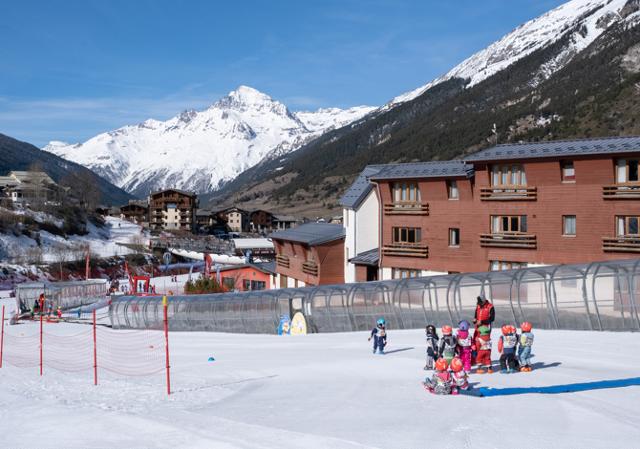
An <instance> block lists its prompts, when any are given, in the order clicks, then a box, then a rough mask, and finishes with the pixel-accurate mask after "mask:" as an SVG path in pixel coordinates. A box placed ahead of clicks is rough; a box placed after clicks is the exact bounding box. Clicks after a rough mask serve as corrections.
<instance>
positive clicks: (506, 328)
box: [502, 324, 511, 335]
mask: <svg viewBox="0 0 640 449" xmlns="http://www.w3.org/2000/svg"><path fill="white" fill-rule="evenodd" d="M510 333H511V326H509V325H508V324H505V325H504V326H502V335H509V334H510Z"/></svg>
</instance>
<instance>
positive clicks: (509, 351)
mask: <svg viewBox="0 0 640 449" xmlns="http://www.w3.org/2000/svg"><path fill="white" fill-rule="evenodd" d="M517 345H518V336H517V335H516V328H515V326H511V325H510V324H505V325H504V326H502V335H501V336H500V340H499V341H498V351H499V352H500V353H501V354H502V355H501V356H500V372H501V373H502V374H508V373H512V372H514V371H515V370H517V369H518V359H517V358H516V346H517Z"/></svg>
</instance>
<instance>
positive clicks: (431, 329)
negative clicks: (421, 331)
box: [425, 324, 436, 335]
mask: <svg viewBox="0 0 640 449" xmlns="http://www.w3.org/2000/svg"><path fill="white" fill-rule="evenodd" d="M425 331H426V333H427V334H429V335H435V334H436V327H435V326H434V325H433V324H429V325H428V326H427V327H426V328H425Z"/></svg>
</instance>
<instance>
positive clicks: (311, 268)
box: [302, 261, 318, 276]
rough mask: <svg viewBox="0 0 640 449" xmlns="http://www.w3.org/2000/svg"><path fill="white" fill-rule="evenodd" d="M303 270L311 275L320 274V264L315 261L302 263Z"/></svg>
mask: <svg viewBox="0 0 640 449" xmlns="http://www.w3.org/2000/svg"><path fill="white" fill-rule="evenodd" d="M302 272H303V273H304V274H308V275H311V276H318V264H317V263H315V262H311V261H309V262H304V263H303V264H302Z"/></svg>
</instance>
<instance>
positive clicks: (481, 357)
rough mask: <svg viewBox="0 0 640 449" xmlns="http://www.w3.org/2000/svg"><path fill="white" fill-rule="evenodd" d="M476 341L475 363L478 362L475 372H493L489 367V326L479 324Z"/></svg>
mask: <svg viewBox="0 0 640 449" xmlns="http://www.w3.org/2000/svg"><path fill="white" fill-rule="evenodd" d="M478 333H479V334H480V335H478V336H477V337H476V339H475V341H476V348H475V349H476V352H477V354H478V355H477V356H476V363H477V364H478V369H477V370H476V373H477V374H484V373H489V374H491V373H493V369H492V368H491V329H490V328H489V326H484V325H482V326H480V327H479V328H478Z"/></svg>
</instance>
